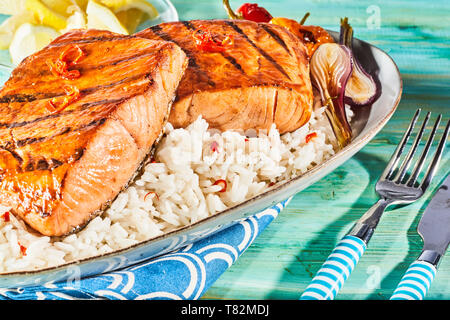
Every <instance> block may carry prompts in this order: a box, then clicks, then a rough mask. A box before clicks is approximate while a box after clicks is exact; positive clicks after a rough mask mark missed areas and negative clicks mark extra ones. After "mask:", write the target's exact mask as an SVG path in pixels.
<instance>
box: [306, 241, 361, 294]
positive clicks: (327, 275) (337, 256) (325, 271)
mask: <svg viewBox="0 0 450 320" xmlns="http://www.w3.org/2000/svg"><path fill="white" fill-rule="evenodd" d="M366 248H367V244H366V243H365V242H364V241H363V240H361V239H360V238H358V237H355V236H352V235H347V236H345V237H344V238H342V239H341V241H339V243H338V244H337V246H336V248H334V250H333V251H332V252H331V254H330V255H329V256H328V259H327V261H325V263H324V264H323V265H322V267H321V268H320V270H319V271H318V272H317V274H316V276H315V277H314V278H313V279H312V281H311V283H310V284H309V285H308V287H307V288H306V290H305V292H303V294H302V296H301V297H300V300H333V299H334V297H335V296H336V295H337V293H338V292H339V290H340V289H341V288H342V286H343V285H344V282H345V280H347V278H348V277H349V276H350V274H351V272H352V271H353V269H354V268H355V266H356V264H357V263H358V261H359V259H360V258H361V256H362V255H363V254H364V252H365V251H366Z"/></svg>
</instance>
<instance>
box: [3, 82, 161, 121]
mask: <svg viewBox="0 0 450 320" xmlns="http://www.w3.org/2000/svg"><path fill="white" fill-rule="evenodd" d="M148 76H149V75H148V74H140V75H137V76H136V77H129V78H124V79H122V80H119V81H117V82H114V83H109V84H106V85H103V86H97V87H93V88H87V89H83V90H81V91H80V93H81V94H89V93H91V92H94V91H96V90H99V89H105V88H110V87H114V86H116V85H119V84H123V83H126V82H128V81H133V80H136V79H139V78H141V77H142V78H144V77H148ZM133 78H135V79H133ZM149 80H150V85H151V84H152V83H153V81H154V80H153V79H149ZM62 95H63V94H60V95H58V94H51V95H50V96H49V97H47V99H49V98H52V97H58V96H62ZM42 99H44V98H42ZM123 101H124V98H119V99H104V100H99V101H94V102H87V103H84V104H82V105H81V107H80V108H77V109H71V110H67V111H64V112H59V113H52V114H48V115H45V116H41V117H38V118H36V119H33V120H29V121H22V122H11V123H0V128H2V127H3V128H8V129H14V128H19V127H24V126H26V125H29V124H34V123H37V122H40V121H45V120H49V119H55V118H59V117H61V116H65V115H68V114H71V113H73V112H76V111H83V110H86V109H89V108H92V107H95V106H97V105H100V104H108V103H120V102H123Z"/></svg>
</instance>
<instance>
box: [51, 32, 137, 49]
mask: <svg viewBox="0 0 450 320" xmlns="http://www.w3.org/2000/svg"><path fill="white" fill-rule="evenodd" d="M130 38H135V36H117V35H110V36H101V37H88V38H79V39H72V40H71V39H67V41H60V42H56V43H52V44H50V45H49V47H61V46H64V45H67V44H81V43H92V42H106V41H115V40H126V39H130Z"/></svg>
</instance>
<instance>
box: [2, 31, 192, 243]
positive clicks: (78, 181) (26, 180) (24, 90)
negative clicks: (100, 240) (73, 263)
mask: <svg viewBox="0 0 450 320" xmlns="http://www.w3.org/2000/svg"><path fill="white" fill-rule="evenodd" d="M74 45H77V46H79V48H81V50H82V51H83V53H84V57H83V58H82V59H81V60H80V61H79V63H78V64H77V65H75V66H74V69H77V70H79V71H80V73H81V76H80V77H79V78H77V79H74V80H63V79H62V78H60V77H58V76H57V75H54V74H53V73H52V72H51V71H50V69H49V66H48V64H47V62H48V61H55V60H56V59H57V58H58V57H59V56H60V54H61V53H62V52H63V51H64V50H66V49H67V48H68V47H69V46H74ZM186 67H187V58H186V55H185V54H184V52H183V51H182V50H181V49H180V48H179V47H178V46H176V45H175V44H173V43H170V42H165V41H152V40H148V39H143V38H138V37H129V36H122V35H117V34H114V33H110V32H107V31H97V30H89V31H81V30H76V31H72V32H69V33H67V34H65V35H63V36H61V37H59V38H57V39H56V40H55V41H54V42H52V43H51V44H50V45H49V46H47V47H46V48H44V49H43V50H41V51H40V52H38V53H36V54H34V55H32V56H30V57H28V58H26V59H25V60H24V61H23V62H22V63H21V64H20V65H19V66H18V67H17V68H16V69H15V70H14V71H13V73H12V75H11V78H10V79H9V80H8V81H7V83H6V84H5V86H4V87H3V88H2V90H1V91H0V204H1V205H4V206H7V207H12V208H13V209H12V212H13V213H14V214H17V215H19V216H20V217H22V218H23V220H25V221H26V222H27V223H28V224H29V225H30V226H31V227H32V228H34V229H35V230H37V231H39V232H41V233H42V234H44V235H49V236H59V235H64V234H67V233H70V232H72V231H75V230H77V229H78V228H79V227H81V226H83V225H84V224H85V223H87V222H88V221H89V220H90V219H91V218H92V217H94V216H95V215H96V214H98V213H100V212H101V211H102V210H104V209H105V208H106V206H107V205H108V204H109V203H110V202H111V201H112V200H113V199H114V198H115V197H116V196H117V194H118V193H119V192H120V191H122V190H123V189H124V188H126V187H127V185H128V184H129V183H130V182H131V181H132V179H133V178H134V177H135V175H136V174H137V172H138V170H139V169H140V166H141V165H142V164H143V162H144V161H145V160H146V158H147V157H148V155H149V153H150V152H151V150H152V147H153V145H154V143H155V142H156V141H157V140H158V139H159V137H160V136H161V133H162V130H163V126H164V124H165V122H166V120H167V117H168V115H169V110H170V107H171V104H172V102H173V99H174V97H175V92H176V88H177V86H178V84H179V81H180V79H181V77H182V76H183V73H184V70H185V68H186ZM64 85H71V86H75V87H77V88H78V89H79V91H80V98H79V100H77V101H75V102H73V103H71V104H70V105H68V106H67V108H65V109H64V110H61V111H60V112H52V111H49V108H48V106H49V101H50V99H52V98H54V97H64V95H65V94H66V93H65V92H64V90H63V87H64Z"/></svg>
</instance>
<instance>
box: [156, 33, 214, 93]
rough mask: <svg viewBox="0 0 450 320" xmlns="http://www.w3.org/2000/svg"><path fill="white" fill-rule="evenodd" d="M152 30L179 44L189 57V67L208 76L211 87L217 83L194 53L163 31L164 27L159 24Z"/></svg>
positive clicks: (207, 79)
mask: <svg viewBox="0 0 450 320" xmlns="http://www.w3.org/2000/svg"><path fill="white" fill-rule="evenodd" d="M149 29H150V30H152V31H153V33H155V34H156V35H157V36H158V37H160V38H161V39H163V40H165V41H169V42H173V43H175V44H176V45H178V46H179V47H181V48H182V49H183V51H184V53H185V54H186V56H187V57H188V58H189V67H191V69H192V70H194V71H195V72H196V73H197V74H200V75H202V76H203V77H205V78H206V82H207V83H208V84H209V85H210V86H211V87H215V86H216V83H215V82H214V81H212V80H211V78H210V77H209V76H208V74H207V73H206V72H204V71H203V70H202V69H201V68H200V67H199V66H198V64H197V61H196V59H195V56H194V54H193V53H192V52H191V51H190V50H188V49H186V48H184V47H183V46H181V45H180V44H179V43H178V42H177V41H176V40H174V39H172V37H171V36H170V35H169V34H167V33H166V32H164V31H163V29H162V27H161V26H159V25H156V26H153V27H150V28H149Z"/></svg>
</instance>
